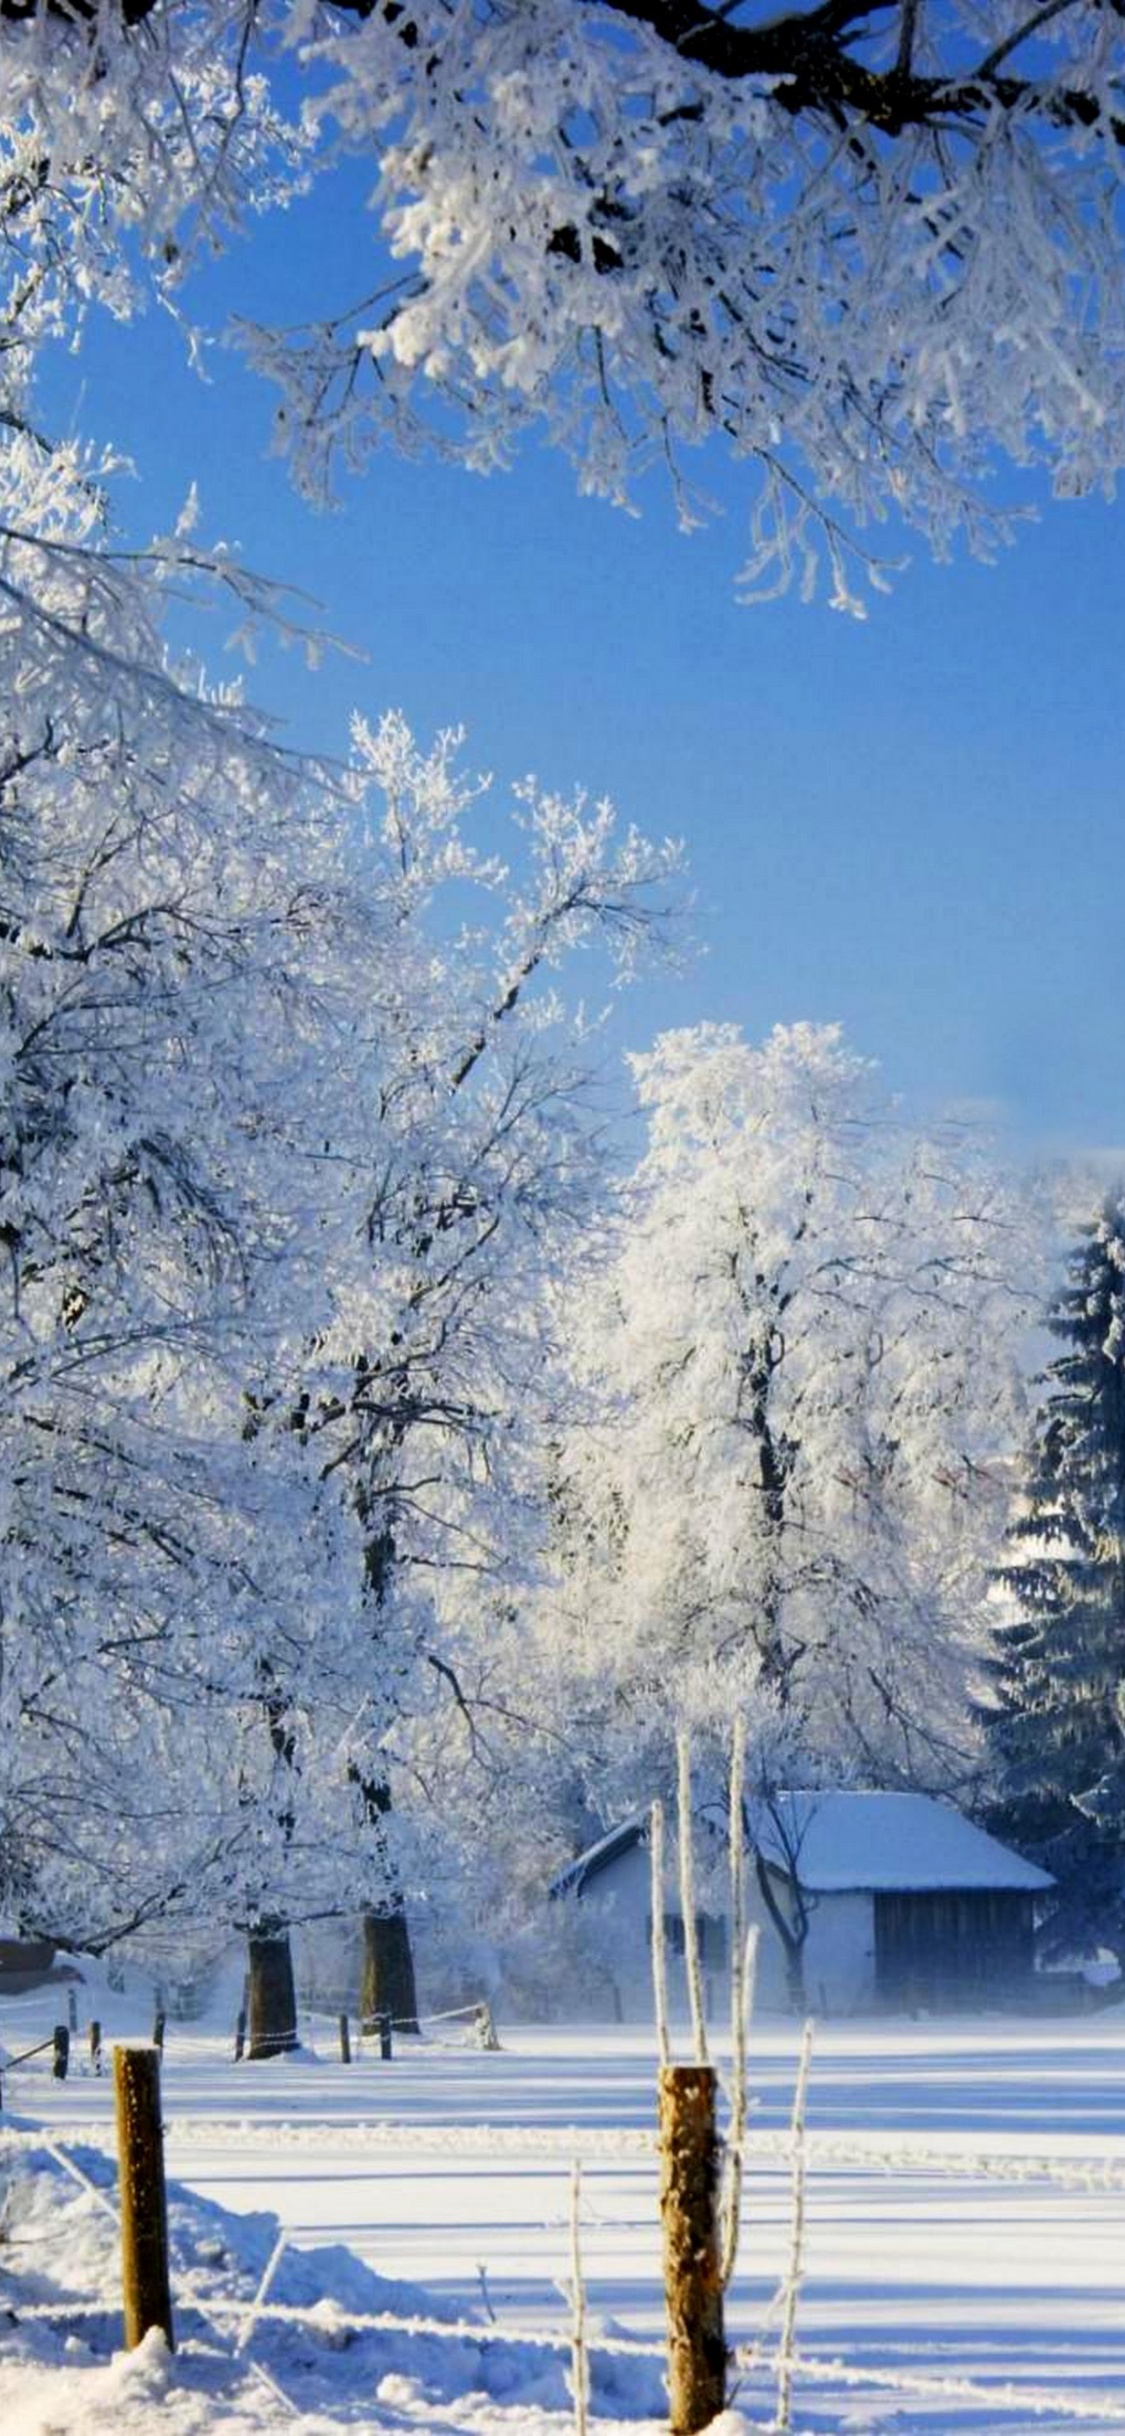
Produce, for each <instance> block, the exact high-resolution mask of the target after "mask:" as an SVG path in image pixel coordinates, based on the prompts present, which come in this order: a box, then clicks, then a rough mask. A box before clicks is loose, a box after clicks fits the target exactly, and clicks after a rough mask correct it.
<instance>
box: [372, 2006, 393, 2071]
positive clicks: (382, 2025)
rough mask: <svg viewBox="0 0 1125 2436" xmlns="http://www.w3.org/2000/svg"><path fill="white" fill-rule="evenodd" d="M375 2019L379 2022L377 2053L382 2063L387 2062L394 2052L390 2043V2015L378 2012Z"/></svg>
mask: <svg viewBox="0 0 1125 2436" xmlns="http://www.w3.org/2000/svg"><path fill="white" fill-rule="evenodd" d="M376 2019H377V2021H378V2024H379V2053H380V2055H381V2057H382V2059H383V2062H384V2064H389V2063H390V2061H391V2057H392V2055H393V2053H394V2049H393V2047H392V2045H391V2017H390V2014H389V2013H380V2014H378V2015H377V2016H376Z"/></svg>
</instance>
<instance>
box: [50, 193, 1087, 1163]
mask: <svg viewBox="0 0 1125 2436" xmlns="http://www.w3.org/2000/svg"><path fill="white" fill-rule="evenodd" d="M339 227H340V221H339V219H338V217H337V216H336V215H335V214H334V213H332V212H330V210H329V207H328V204H327V202H325V203H324V204H322V205H321V206H319V207H314V208H313V209H312V210H311V212H307V213H306V214H305V216H304V217H303V218H301V217H298V216H289V217H287V218H282V219H279V220H277V221H275V222H273V223H267V224H265V226H263V227H262V228H260V229H258V230H256V231H255V232H254V233H253V235H252V237H251V239H250V240H249V241H248V242H247V244H246V245H245V246H244V247H243V248H242V249H241V250H240V251H237V250H236V251H235V252H234V253H233V254H232V256H231V258H230V259H228V260H227V261H225V262H223V263H220V264H219V265H217V266H215V267H214V268H211V269H209V270H208V271H207V272H206V273H205V274H203V275H202V276H201V277H200V278H199V279H198V280H197V281H196V283H195V285H194V286H193V287H192V288H191V289H189V291H188V294H187V296H186V298H185V305H186V307H187V308H188V309H190V310H193V311H194V313H195V315H196V316H197V317H199V318H204V317H206V318H208V319H210V318H211V316H212V314H214V315H216V316H217V317H218V318H219V319H220V320H222V318H224V316H225V313H226V311H227V309H228V308H232V307H234V306H239V307H241V309H243V310H244V311H248V312H250V313H252V314H254V315H255V316H257V317H259V318H262V319H268V318H269V317H270V316H271V314H272V313H275V312H276V314H277V316H278V317H279V318H281V319H284V320H286V321H292V320H294V319H296V318H299V317H300V315H301V314H302V312H303V311H305V310H308V309H318V308H319V309H321V310H324V309H327V308H330V307H333V306H336V305H339V304H341V303H343V302H345V301H347V300H348V298H349V297H350V296H351V294H352V293H360V292H362V291H363V289H364V288H365V287H366V286H368V285H369V284H370V280H371V265H370V258H368V259H367V260H366V261H365V260H364V259H363V258H362V254H361V253H360V252H359V249H356V258H353V260H352V262H351V264H350V265H349V264H348V262H347V261H345V260H343V259H341V257H340V250H339ZM326 266H327V275H326ZM322 283H323V284H322ZM211 372H212V378H211V384H210V385H209V386H204V385H202V384H201V383H200V382H199V381H198V379H197V378H195V377H194V376H193V375H192V373H191V372H190V371H189V370H188V368H187V366H186V363H185V360H184V348H183V341H182V337H181V336H180V334H179V333H178V332H177V330H176V329H175V327H174V325H173V323H172V321H171V320H170V319H169V318H168V317H166V316H165V315H163V314H161V313H158V312H152V313H150V314H149V315H148V316H147V317H146V318H145V320H144V321H143V323H141V324H139V325H137V326H135V327H133V328H131V329H128V328H120V327H118V326H116V325H113V324H110V323H106V322H104V321H101V320H98V319H94V320H92V321H91V323H90V325H89V327H88V330H87V332H86V334H85V338H84V341H83V345H82V349H81V353H80V354H79V355H78V356H77V357H70V356H63V355H61V354H60V355H59V356H58V357H57V358H55V359H54V360H53V362H52V363H51V365H50V367H49V369H48V372H47V375H46V377H45V381H44V411H45V413H47V414H49V417H50V421H51V424H52V426H53V428H55V429H56V430H57V429H59V428H60V427H62V428H73V429H77V430H79V431H81V432H83V433H84V434H86V435H88V436H90V437H92V438H94V439H96V440H99V441H113V442H114V443H116V445H117V446H118V447H120V448H122V449H124V450H125V451H126V452H128V453H129V454H130V455H132V456H133V457H134V458H135V459H136V461H137V467H138V474H139V480H138V482H137V483H126V484H124V485H122V486H120V488H119V493H118V506H119V512H120V514H121V517H122V519H123V521H124V523H125V524H126V527H127V529H128V531H129V532H130V534H131V535H132V537H133V538H137V537H143V536H145V535H147V533H149V532H151V531H152V530H153V529H155V528H157V527H159V526H161V525H164V526H165V527H166V526H167V524H168V523H169V522H170V520H171V519H172V518H173V517H174V515H175V513H176V511H177V509H178V507H179V505H180V504H181V502H182V499H183V496H184V493H185V490H186V487H187V484H188V481H189V479H190V478H191V476H192V475H195V476H196V477H197V479H198V481H199V485H200V492H201V500H202V524H201V530H202V532H203V534H204V535H205V536H206V537H208V538H213V537H215V536H222V537H224V538H226V539H228V540H231V541H237V542H238V543H239V544H240V545H241V546H242V548H243V551H244V554H245V556H246V557H247V559H248V560H249V562H250V563H251V564H253V565H254V566H256V567H258V568H261V569H263V570H265V571H268V572H270V573H272V574H278V575H282V576H285V577H287V578H289V579H290V580H291V581H293V582H294V583H297V584H300V585H302V586H304V587H305V588H306V589H307V590H308V591H309V592H311V593H313V594H315V595H316V596H317V597H318V598H319V600H320V601H322V602H323V604H324V609H325V613H326V623H327V624H328V626H329V627H330V628H332V629H333V630H334V631H336V632H337V633H339V634H341V635H343V636H345V637H347V638H348V640H349V641H351V642H352V643H354V644H355V645H357V646H358V647H359V649H360V650H361V651H362V652H363V653H364V654H365V660H364V662H363V664H361V665H358V666H357V665H356V664H355V663H354V662H350V661H345V660H340V659H337V658H334V657H333V658H330V659H329V660H328V661H327V663H326V664H325V666H324V667H323V668H322V669H321V671H320V672H319V674H316V675H312V674H308V673H306V672H305V670H304V668H303V666H302V665H301V663H300V661H299V659H298V657H297V656H296V655H294V654H289V655H285V656H282V655H280V654H275V653H274V652H272V651H269V652H267V653H265V654H264V656H263V659H262V661H261V664H260V666H259V667H258V668H257V669H256V670H254V671H253V672H251V677H250V686H251V690H252V691H253V693H254V695H255V698H256V699H257V700H258V701H260V702H264V703H265V704H266V706H267V707H271V708H273V709H275V710H276V711H277V712H278V713H279V714H280V715H281V716H282V717H283V719H284V721H285V729H284V733H285V734H286V736H287V737H288V739H289V740H291V741H292V742H294V743H298V744H308V745H315V746H318V747H329V748H333V749H336V750H339V749H341V747H342V744H343V740H344V736H345V727H346V718H347V713H348V710H349V708H350V707H351V705H352V704H353V703H358V704H359V705H360V706H361V707H362V708H364V709H365V710H366V711H368V712H369V713H371V714H372V715H374V714H377V713H378V711H379V710H381V709H382V708H384V707H387V706H390V705H394V706H396V707H400V708H401V709H403V710H404V711H405V712H406V714H407V716H408V717H409V718H410V720H411V721H412V722H413V723H414V725H415V726H416V728H417V729H418V730H419V731H420V732H421V733H422V734H423V735H425V734H427V733H428V732H429V731H430V730H432V729H433V728H435V727H438V726H443V725H448V724H451V723H458V722H463V723H464V724H465V725H466V727H467V728H468V730H469V735H468V744H467V756H468V759H469V760H470V762H471V764H472V765H473V766H474V767H476V768H487V769H491V770H493V771H494V772H495V773H496V777H497V781H498V782H499V781H500V780H502V779H508V778H511V777H516V776H520V775H522V774H523V773H525V772H527V771H531V770H533V771H535V772H536V773H537V775H538V776H539V777H540V778H541V779H542V780H543V781H544V782H545V783H549V784H551V785H557V786H559V787H560V788H566V789H569V788H570V786H571V785H572V784H573V783H574V782H576V781H581V782H582V783H583V784H585V785H587V786H588V787H589V789H590V790H591V792H593V793H595V794H601V793H603V792H608V793H609V794H611V795H612V796H613V797H614V799H615V800H616V802H617V804H618V806H619V808H620V810H621V811H622V813H623V814H624V815H626V816H628V817H631V818H634V819H636V820H637V821H638V823H639V824H640V825H641V826H642V827H645V828H648V829H651V830H655V831H659V832H661V833H663V832H665V831H669V830H670V831H674V832H676V833H682V834H683V835H684V837H685V838H686V841H687V845H688V849H689V855H690V865H691V874H692V879H693V882H694V886H695V889H696V892H697V900H698V907H697V915H696V922H695V929H696V933H697V935H698V936H699V937H700V938H701V940H702V941H703V942H704V945H705V948H706V951H707V952H706V953H705V954H704V955H703V956H702V957H701V958H700V959H699V960H698V961H696V962H695V963H694V964H693V965H692V966H691V968H690V969H689V971H688V972H687V974H686V975H685V976H684V977H682V978H680V979H676V980H672V979H669V978H666V977H665V978H662V979H660V980H658V981H655V982H651V983H646V984H645V985H643V986H642V987H641V988H639V989H638V990H637V991H636V992H635V993H634V994H633V995H632V996H631V997H630V999H629V1000H628V1002H627V1004H626V1005H625V1006H624V1007H623V1008H622V1010H621V1011H620V1013H619V1014H618V1015H617V1016H615V1018H614V1023H613V1027H612V1032H611V1036H610V1037H611V1039H612V1041H613V1042H614V1043H615V1044H627V1045H631V1046H636V1047H643V1046H645V1045H646V1044H647V1042H648V1040H649V1039H650V1038H651V1037H652V1035H653V1034H654V1032H655V1031H657V1030H658V1029H659V1028H661V1027H662V1026H663V1025H665V1024H672V1023H677V1024H679V1023H692V1022H695V1021H698V1020H701V1019H705V1018H706V1019H718V1020H724V1021H734V1022H738V1023H740V1024H742V1025H744V1026H745V1027H746V1029H747V1031H748V1032H749V1033H750V1034H751V1035H758V1034H760V1033H762V1032H763V1031H764V1030H766V1029H767V1028H768V1027H769V1026H770V1025H771V1024H773V1023H775V1022H779V1021H780V1022H790V1021H793V1020H796V1019H799V1018H806V1019H809V1020H816V1021H829V1020H839V1021H840V1022H842V1023H843V1025H844V1026H845V1029H846V1031H847V1033H848V1035H849V1037H850V1038H851V1040H852V1041H853V1043H854V1045H855V1046H856V1047H857V1048H859V1049H862V1050H863V1051H865V1052H866V1053H867V1054H868V1055H870V1056H873V1057H875V1058H877V1059H878V1060H879V1062H880V1065H881V1067H882V1069H883V1071H884V1074H885V1078H886V1081H887V1084H888V1087H889V1088H890V1089H892V1090H895V1091H899V1092H903V1093H905V1094H906V1095H907V1097H908V1099H909V1100H910V1101H911V1102H912V1103H913V1104H915V1105H918V1106H920V1107H922V1108H924V1109H926V1110H928V1111H934V1110H938V1109H940V1108H942V1107H944V1106H947V1105H949V1104H952V1103H956V1104H958V1105H966V1104H968V1105H972V1106H976V1105H986V1106H988V1107H993V1108H995V1111H996V1113H997V1115H998V1117H999V1118H1000V1120H1001V1122H1002V1123H1003V1124H1004V1125H1005V1126H1007V1127H1010V1128H1011V1129H1012V1130H1013V1131H1014V1133H1015V1134H1016V1136H1017V1138H1018V1139H1019V1140H1020V1141H1021V1142H1022V1143H1023V1144H1024V1145H1026V1146H1027V1147H1029V1148H1040V1147H1042V1148H1051V1149H1055V1148H1075V1149H1080V1148H1091V1149H1097V1150H1106V1149H1110V1150H1112V1149H1113V1148H1115V1147H1116V1146H1117V1145H1125V959H1123V956H1122V949H1121V931H1122V902H1121V899H1122V869H1123V862H1125V857H1123V852H1122V847H1123V842H1125V820H1123V811H1125V763H1123V742H1125V737H1123V727H1125V720H1123V707H1125V704H1123V691H1122V673H1121V671H1122V654H1123V645H1125V590H1123V585H1122V564H1123V559H1125V505H1122V504H1120V503H1118V504H1115V505H1111V504H1108V503H1107V502H1105V501H1104V500H1094V501H1086V502H1082V503H1079V504H1077V505H1075V504H1070V503H1067V504H1065V505H1062V504H1060V505H1055V504H1052V503H1051V502H1049V501H1046V502H1045V504H1044V509H1043V514H1042V518H1041V520H1040V521H1039V522H1038V523H1037V524H1031V525H1029V526H1028V527H1027V528H1025V530H1024V531H1023V533H1022V535H1021V537H1020V539H1019V541H1018V543H1017V545H1016V547H1015V549H1014V550H1011V551H1008V552H1006V553H1004V555H1003V556H1002V558H1001V560H1000V562H999V564H997V565H996V566H993V567H991V568H987V567H982V566H979V565H976V564H974V563H973V562H971V561H968V560H965V559H961V560H959V561H958V562H957V563H956V564H954V565H952V566H949V567H945V568H935V567H933V566H931V565H930V564H929V563H928V561H927V560H926V559H925V558H924V556H923V555H922V551H921V548H920V546H915V547H914V550H913V558H912V563H911V565H910V567H909V569H908V570H907V571H906V572H905V573H904V574H902V575H901V576H900V577H899V578H898V579H897V582H896V585H895V589H894V592H893V595H892V597H891V598H889V599H885V600H882V599H878V598H874V599H873V601H872V605H871V614H870V618H869V620H868V622H867V624H866V625H857V624H855V623H853V622H852V621H851V620H849V619H845V618H843V617H840V616H836V615H833V614H831V613H830V612H829V610H828V609H827V607H826V606H823V605H821V606H816V607H813V608H804V607H802V606H800V605H799V603H798V602H796V600H786V601H782V602H777V603H773V604H770V605H767V606H762V607H757V608H752V609H746V608H740V607H738V606H737V605H736V601H735V595H734V583H733V578H734V575H735V573H736V571H737V569H738V567H739V565H740V563H741V560H742V557H743V555H744V552H745V546H746V534H747V518H748V512H749V504H750V500H751V496H752V486H753V471H752V468H735V467H730V466H728V465H727V464H726V463H725V461H724V459H723V458H722V457H721V456H719V455H716V456H715V458H714V460H713V461H709V460H707V459H704V460H703V461H702V463H701V467H700V472H701V477H702V479H703V480H704V481H705V482H706V483H707V485H708V487H709V488H710V489H712V490H713V491H714V492H715V493H717V495H718V496H719V498H720V500H721V502H722V505H723V508H724V513H723V515H722V516H721V517H720V518H719V519H718V520H717V522H716V523H714V524H713V525H712V526H711V527H710V528H709V529H708V530H707V531H706V532H704V533H702V534H696V535H694V536H692V537H684V536H682V535H680V534H679V533H678V532H677V531H676V528H675V523H674V518H673V513H672V507H671V502H670V500H669V499H668V497H667V495H666V493H665V492H664V490H663V488H662V486H661V485H660V484H659V483H652V484H650V485H649V486H648V488H647V490H646V493H645V496H644V503H643V504H644V512H643V515H642V517H641V518H640V520H636V521H635V520H632V519H630V518H628V517H625V516H623V515H621V514H620V513H616V512H614V511H613V510H612V509H610V508H608V507H605V506H602V505H600V504H599V503H597V502H592V501H584V500H581V499H579V498H578V497H577V495H576V491H575V487H574V481H573V477H572V475H571V472H570V469H569V467H568V466H567V465H566V464H565V462H563V461H562V460H561V459H559V458H556V457H554V456H552V455H551V454H550V453H549V452H548V451H547V450H546V449H545V448H543V447H532V448H529V449H528V451H527V452H526V454H525V456H524V458H523V459H522V461H521V463H520V465H519V467H518V468H517V470H516V471H515V472H514V473H513V474H511V475H509V476H506V477H503V476H496V477H493V478H491V479H490V480H489V481H487V482H484V481H481V480H480V479H477V478H474V477H472V476H469V475H466V474H463V473H460V472H458V471H456V470H454V469H451V468H443V467H440V466H435V465H432V464H423V465H419V464H412V463H404V462H402V461H400V460H398V459H396V458H395V457H393V456H391V455H390V454H387V455H384V456H382V457H380V458H377V459H376V460H375V461H374V462H373V464H372V466H371V468H370V470H369V472H368V473H367V475H366V477H365V478H364V479H363V480H362V481H351V482H349V483H348V485H347V487H346V492H345V497H344V505H343V509H342V511H341V512H340V513H337V514H335V515H331V516H323V515H317V514H316V513H314V512H313V510H311V509H310V508H308V507H307V506H305V505H304V504H302V502H301V501H299V500H298V499H297V498H296V497H295V496H294V495H293V493H292V491H291V489H290V488H289V485H288V480H287V476H286V473H285V470H284V468H283V467H282V465H281V464H280V463H279V462H278V461H277V460H276V459H275V458H271V457H270V456H269V455H268V453H267V450H268V440H269V429H270V420H271V415H272V410H273V403H274V400H273V397H272V394H271V393H270V392H269V391H268V390H267V389H266V388H265V387H264V386H263V385H262V384H261V383H260V382H258V381H257V380H255V379H253V378H252V377H251V376H250V375H249V374H248V373H247V372H246V370H245V369H244V367H243V365H242V363H241V361H240V359H239V358H238V357H237V355H235V354H232V353H228V352H222V353H218V354H216V355H215V357H214V359H213V361H212V366H211ZM1003 491H1004V495H1005V496H1006V497H1007V498H1009V499H1015V498H1017V497H1018V496H1019V495H1020V485H1019V483H1018V481H1017V479H1016V478H1015V477H1010V478H1008V479H1007V480H1006V481H1005V483H1004V486H1003ZM1023 495H1024V496H1034V495H1035V486H1034V484H1032V483H1030V482H1029V483H1028V484H1025V485H1024V486H1023ZM1039 496H1040V497H1041V498H1042V497H1043V493H1042V489H1041V487H1040V490H1039ZM223 631H224V627H223V622H222V619H221V618H220V619H219V620H218V621H217V622H216V624H215V626H214V633H213V636H211V637H210V638H205V647H206V648H207V650H208V656H209V658H210V660H211V663H212V665H213V667H214V669H215V672H216V674H219V673H225V672H226V663H224V661H223V659H222V655H221V652H220V650H219V645H220V642H221V639H222V635H223ZM1123 1165H1125V1159H1123Z"/></svg>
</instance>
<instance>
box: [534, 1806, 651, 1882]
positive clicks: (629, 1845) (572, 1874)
mask: <svg viewBox="0 0 1125 2436" xmlns="http://www.w3.org/2000/svg"><path fill="white" fill-rule="evenodd" d="M647 1826H648V1812H647V1810H638V1811H637V1812H636V1814H635V1816H634V1817H633V1818H630V1819H622V1821H621V1823H620V1826H618V1827H611V1828H610V1831H609V1834H608V1835H603V1836H599V1838H598V1841H597V1843H596V1844H590V1845H588V1846H587V1848H586V1851H585V1852H580V1853H579V1855H578V1858H577V1860H576V1861H571V1863H570V1864H569V1867H568V1868H566V1869H560V1871H559V1874H558V1877H557V1878H552V1880H551V1883H550V1885H549V1887H548V1888H547V1893H548V1895H549V1896H550V1897H551V1900H552V1901H554V1899H555V1898H556V1896H558V1895H580V1894H582V1892H583V1891H584V1889H585V1888H586V1887H587V1886H588V1885H589V1882H590V1880H591V1878H597V1877H600V1875H601V1872H602V1870H603V1869H607V1868H608V1866H609V1864H610V1862H611V1861H616V1859H617V1856H618V1854H619V1853H622V1852H631V1851H632V1849H633V1846H634V1844H639V1843H640V1840H641V1837H642V1836H643V1835H644V1832H645V1829H646V1828H647Z"/></svg>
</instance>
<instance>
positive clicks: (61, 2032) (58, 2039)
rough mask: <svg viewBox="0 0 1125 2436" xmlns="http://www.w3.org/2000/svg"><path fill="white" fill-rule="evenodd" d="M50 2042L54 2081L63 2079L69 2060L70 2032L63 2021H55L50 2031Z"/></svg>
mask: <svg viewBox="0 0 1125 2436" xmlns="http://www.w3.org/2000/svg"><path fill="white" fill-rule="evenodd" d="M51 2044H52V2046H53V2047H54V2050H55V2054H54V2061H53V2063H52V2065H51V2071H52V2072H53V2074H54V2077H55V2079H56V2081H65V2079H66V2071H67V2065H68V2064H69V2062H70V2032H69V2030H68V2029H67V2026H66V2023H65V2022H56V2023H55V2027H54V2029H53V2031H52V2032H51Z"/></svg>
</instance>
